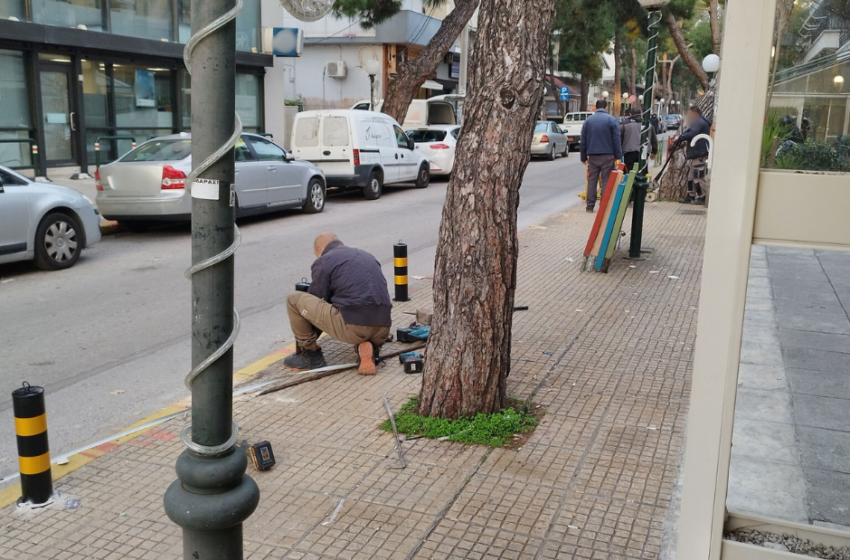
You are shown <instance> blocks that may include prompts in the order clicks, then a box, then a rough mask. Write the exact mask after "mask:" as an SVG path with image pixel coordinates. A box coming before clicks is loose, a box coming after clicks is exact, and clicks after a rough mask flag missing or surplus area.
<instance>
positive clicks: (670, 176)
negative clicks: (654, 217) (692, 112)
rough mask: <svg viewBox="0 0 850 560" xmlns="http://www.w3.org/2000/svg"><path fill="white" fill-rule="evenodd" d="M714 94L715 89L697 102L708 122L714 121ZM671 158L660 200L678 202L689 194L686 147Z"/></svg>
mask: <svg viewBox="0 0 850 560" xmlns="http://www.w3.org/2000/svg"><path fill="white" fill-rule="evenodd" d="M714 94H715V88H714V87H711V88H709V90H708V91H707V92H706V94H705V95H703V96H702V97H700V98H699V99H697V100H696V106H697V107H699V108H700V110H701V111H702V114H703V115H705V118H707V119H708V120H712V113H713V112H714ZM669 157H670V158H671V161H670V163H668V164H667V168H666V170H665V171H664V175H663V176H662V177H661V183H660V184H659V186H658V198H659V199H661V200H678V199H680V198H682V197H683V196H685V194H686V193H687V192H688V162H687V160H686V159H685V145H684V144H680V145H679V146H678V147H677V149H676V150H675V151H674V152H673V153H672V154H671V155H670V156H669Z"/></svg>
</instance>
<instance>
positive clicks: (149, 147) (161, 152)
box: [121, 138, 192, 161]
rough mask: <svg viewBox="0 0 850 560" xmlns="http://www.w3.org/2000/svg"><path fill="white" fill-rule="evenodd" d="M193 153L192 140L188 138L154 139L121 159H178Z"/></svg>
mask: <svg viewBox="0 0 850 560" xmlns="http://www.w3.org/2000/svg"><path fill="white" fill-rule="evenodd" d="M191 154H192V141H191V140H189V139H188V138H186V139H183V138H180V139H177V140H152V141H150V142H145V143H144V144H142V145H141V146H139V147H138V148H136V149H135V150H133V151H132V152H130V153H128V154H127V155H126V156H124V157H123V158H121V161H178V160H181V159H183V158H185V157H188V156H190V155H191Z"/></svg>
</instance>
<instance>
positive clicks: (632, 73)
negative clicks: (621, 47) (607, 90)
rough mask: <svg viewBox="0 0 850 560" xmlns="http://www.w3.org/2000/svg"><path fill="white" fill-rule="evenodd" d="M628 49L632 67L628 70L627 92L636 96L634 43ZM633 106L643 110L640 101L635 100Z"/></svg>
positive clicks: (635, 53) (635, 54)
mask: <svg viewBox="0 0 850 560" xmlns="http://www.w3.org/2000/svg"><path fill="white" fill-rule="evenodd" d="M629 51H630V53H631V55H632V67H631V71H630V72H629V93H631V94H632V95H634V96H635V97H638V90H637V64H638V61H637V52H636V51H635V47H634V45H632V46H631V48H630V49H629ZM651 104H652V103H650V105H651ZM635 107H636V108H637V109H638V110H639V111H643V106H642V103H641V102H640V101H635Z"/></svg>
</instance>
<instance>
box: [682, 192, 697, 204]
mask: <svg viewBox="0 0 850 560" xmlns="http://www.w3.org/2000/svg"><path fill="white" fill-rule="evenodd" d="M693 201H694V197H693V196H691V195H690V194H686V195H685V196H683V197H682V198H680V199H679V204H690V203H691V202H693Z"/></svg>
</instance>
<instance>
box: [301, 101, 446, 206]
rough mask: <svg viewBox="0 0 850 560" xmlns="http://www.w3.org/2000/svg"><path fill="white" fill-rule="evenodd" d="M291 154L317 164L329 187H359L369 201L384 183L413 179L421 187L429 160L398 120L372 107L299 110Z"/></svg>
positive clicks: (390, 183)
mask: <svg viewBox="0 0 850 560" xmlns="http://www.w3.org/2000/svg"><path fill="white" fill-rule="evenodd" d="M292 153H293V154H294V155H295V157H296V158H298V159H304V160H307V161H309V162H310V163H312V164H313V165H315V166H317V167H319V168H320V169H321V170H322V171H323V172H324V173H325V179H326V181H327V185H328V187H360V188H362V189H363V195H364V196H365V197H366V198H367V199H369V200H376V199H378V198H380V197H381V193H382V192H383V188H384V185H392V184H395V183H414V184H415V186H416V187H417V188H420V189H424V188H425V187H427V186H428V183H429V181H430V178H431V175H430V169H431V165H430V164H429V162H428V159H427V158H426V157H425V156H424V155H423V154H422V153H421V152H419V151H417V150H416V149H415V145H414V143H413V140H411V139H410V138H408V136H407V134H405V132H404V131H403V130H402V129H401V126H399V124H398V122H396V120H395V119H394V118H392V117H390V116H388V115H385V114H383V113H373V112H372V111H359V110H357V111H355V110H351V109H347V110H327V111H304V112H301V113H298V115H296V117H295V122H294V123H293V126H292Z"/></svg>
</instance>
